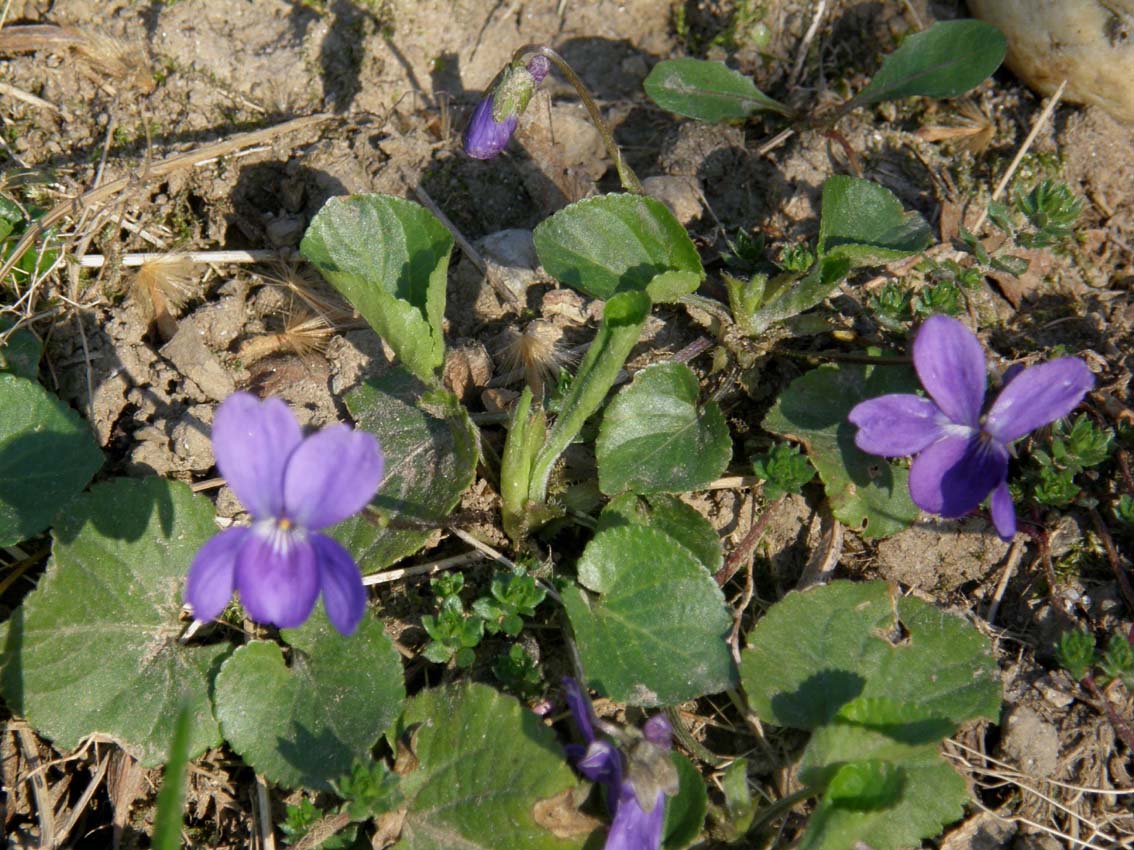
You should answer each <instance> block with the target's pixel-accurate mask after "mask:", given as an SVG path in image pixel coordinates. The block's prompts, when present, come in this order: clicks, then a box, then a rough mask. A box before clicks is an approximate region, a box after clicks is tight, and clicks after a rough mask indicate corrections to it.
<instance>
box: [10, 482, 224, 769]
mask: <svg viewBox="0 0 1134 850" xmlns="http://www.w3.org/2000/svg"><path fill="white" fill-rule="evenodd" d="M215 533H216V525H215V524H214V523H213V506H212V505H211V504H210V503H209V501H208V500H207V499H205V498H204V497H203V496H195V495H193V493H192V492H191V491H190V490H189V488H188V487H186V486H185V485H184V484H178V483H175V482H172V481H165V480H162V479H159V478H147V479H145V480H131V479H117V480H114V481H109V482H107V483H104V484H99V485H97V486H95V487H93V488H91V490H90V492H89V493H86V494H85V495H83V496H80V497H79V498H78V499H76V500H75V501H74V502H72V503H71V505H70V507H69V509H68V510H67V511H65V512H64V513H62V514H61V515H60V517H59V519H58V521H57V522H56V525H55V530H54V537H55V543H54V546H53V549H52V558H51V563H49V564H48V567H47V572H46V574H45V575H44V576H43V578H42V579H40V582H39V586H38V587H37V588H36V589H35V590H34V591H33V592H32V593H31V594H30V595H29V596H28V597H27V599H25V600H24V603H23V605H21V606H20V607H19V608H17V609H16V611H15V612H13V614H12V617H11V619H9V620H8V622H7V623H5V624H4V628H3V629H0V646H2V647H3V654H2V655H0V665H2V668H3V669H2V671H0V684H2V687H3V691H4V699H5V700H6V701H7V703H8V706H9V707H10V708H11V709H12V710H13V711H14V712H17V713H19V714H23V715H24V716H26V717H27V718H28V720H29V721H30V722H31V724H32V725H33V726H34V727H35V728H36V730H37V731H39V732H40V733H42V734H43V735H45V736H46V737H48V738H51V739H52V740H53V741H54V742H55V745H56V746H57V747H59V749H61V750H68V749H71V748H72V747H75V746H77V745H78V743H79V741H80V740H82V739H83V738H84V737H86V736H87V735H91V734H94V733H100V734H102V735H106V736H108V737H110V738H113V739H114V740H116V741H118V742H119V743H120V744H121V745H122V747H123V748H124V749H125V750H126V751H127V752H129V753H130V754H131V755H133V756H135V757H136V758H137V759H138V760H139V761H141V762H142V764H143V765H145V766H146V767H154V766H157V765H159V764H161V763H162V761H163V760H164V759H165V758H166V756H167V750H168V747H169V742H170V740H171V739H172V738H173V734H174V729H175V725H176V718H177V713H178V709H179V707H180V706H181V705H182V703H183V702H186V703H187V704H188V705H189V707H190V714H191V716H192V722H191V728H190V733H189V741H190V743H189V752H190V755H191V757H192V756H197V755H199V754H201V753H202V752H204V751H205V749H207V748H208V747H211V746H215V745H216V744H218V743H219V742H220V731H219V730H218V728H217V724H216V721H215V720H214V719H213V711H212V706H211V704H210V701H209V686H210V682H211V680H212V677H213V674H214V673H215V670H216V667H217V665H218V664H219V663H220V660H221V658H222V657H223V656H224V655H225V654H226V653H227V652H228V650H229V647H228V645H227V644H212V645H209V646H184V645H182V644H180V643H179V642H178V640H177V638H178V636H179V635H180V634H181V632H182V630H183V624H182V622H181V620H180V614H181V602H182V591H183V582H184V577H185V574H186V572H187V570H188V569H189V564H190V563H192V561H193V556H194V555H196V553H197V550H198V549H199V548H200V547H201V546H202V545H203V544H204V543H205V541H206V540H208V539H209V538H210V537H212V536H213V534H215Z"/></svg>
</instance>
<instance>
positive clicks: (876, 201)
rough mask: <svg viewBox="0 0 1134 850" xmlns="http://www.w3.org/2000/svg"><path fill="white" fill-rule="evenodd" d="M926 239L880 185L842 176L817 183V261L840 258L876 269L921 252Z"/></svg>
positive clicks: (918, 221)
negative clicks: (819, 208) (819, 191)
mask: <svg viewBox="0 0 1134 850" xmlns="http://www.w3.org/2000/svg"><path fill="white" fill-rule="evenodd" d="M929 238H930V233H929V225H928V224H926V223H925V219H924V218H922V217H921V216H920V215H918V214H917V213H916V212H906V210H905V209H903V208H902V202H901V201H899V200H898V199H897V198H896V197H895V196H894V193H893V192H891V191H890V190H889V189H887V188H886V187H885V186H880V185H878V184H877V183H874V182H872V181H870V180H863V179H861V178H858V177H848V176H846V175H845V174H836V175H835V176H834V177H828V178H827V181H826V182H825V183H824V184H823V206H822V211H821V213H820V218H819V244H818V250H819V255H820V256H821V257H846V258H847V259H848V260H850V262H851V265H852V266H869V265H877V264H878V263H888V262H890V261H891V260H897V259H900V258H902V257H908V256H910V255H911V254H916V253H917V252H918V251H922V250H924V249H925V246H926V245H928V244H929Z"/></svg>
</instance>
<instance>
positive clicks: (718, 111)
mask: <svg viewBox="0 0 1134 850" xmlns="http://www.w3.org/2000/svg"><path fill="white" fill-rule="evenodd" d="M642 85H643V87H644V88H645V89H646V94H647V95H649V96H650V98H651V99H652V100H653V101H654V103H656V104H657V105H658V106H660V107H661V108H662V109H668V110H669V111H670V112H676V113H677V114H678V115H684V116H685V117H686V118H696V119H697V120H698V121H709V122H712V123H716V122H718V121H743V120H744V119H745V118H750V117H752V116H753V115H756V114H757V113H760V112H778V113H779V114H780V115H790V114H791V110H790V109H788V108H787V107H786V106H784V105H783V104H782V103H780V102H779V101H778V100H773V99H772V98H770V97H768V96H767V95H766V94H764V93H763V92H762V91H760V90H759V89H758V88H756V84H755V83H754V82H752V79H751V78H750V77H746V76H744V74H741V73H740V72H739V71H734V70H732V69H731V68H729V67H728V66H727V65H725V64H724V63H723V62H710V61H708V60H705V59H666V60H664V61H662V62H659V63H658V64H657V65H655V66H654V69H653V70H652V71H650V75H649V76H648V77H646V80H645V82H644V83H643V84H642Z"/></svg>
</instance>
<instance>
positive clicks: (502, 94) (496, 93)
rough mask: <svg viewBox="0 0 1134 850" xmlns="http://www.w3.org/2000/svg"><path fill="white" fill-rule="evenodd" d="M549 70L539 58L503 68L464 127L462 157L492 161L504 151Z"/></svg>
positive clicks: (549, 67)
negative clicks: (537, 87)
mask: <svg viewBox="0 0 1134 850" xmlns="http://www.w3.org/2000/svg"><path fill="white" fill-rule="evenodd" d="M549 70H551V63H550V62H549V61H548V59H547V57H546V56H541V55H539V54H536V55H534V56H532V57H531V58H530V59H528V61H527V63H525V62H524V61H523V60H517V61H515V62H513V63H512V64H511V65H509V66H508V67H507V68H505V69H504V71H503V72H502V73H501V75H500V77H499V79H498V80H497V81H496V84H495V85H494V86H493V87H492V90H491V91H489V93H488V94H487V95H485V97H484V99H483V100H481V102H480V103H479V104H477V107H476V111H474V112H473V114H472V118H471V119H469V123H468V126H467V127H465V134H464V147H465V153H466V154H468V155H469V156H471V157H472V158H473V159H493V158H494V157H496V156H497V155H498V154H499V153H500V152H501V151H503V150H504V148H506V147H507V146H508V140H509V139H511V138H512V133H514V132H515V131H516V125H517V124H518V123H519V121H520V113H522V112H523V111H524V110H525V109H527V108H528V103H529V102H530V101H531V99H532V95H533V94H534V93H535V87H536V86H537V85H539V84H540V83H541V82H542V81H543V79H544V77H546V76H547V73H548V71H549Z"/></svg>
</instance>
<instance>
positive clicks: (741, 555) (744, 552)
mask: <svg viewBox="0 0 1134 850" xmlns="http://www.w3.org/2000/svg"><path fill="white" fill-rule="evenodd" d="M783 501H784V497H783V496H780V497H779V498H778V499H776V500H775V501H774V502H772V504H770V505H768V506H767V507H765V508H764V512H763V513H762V514H760V518H759V519H758V520H756V522H754V523H753V524H752V527H751V528H749V529H748V533H747V534H745V535H744V539H743V540H741V541H740V543H739V544H738V545H737V547H736V548H735V549H733V550H732V554H730V555H729V556H728V558H727V559H726V560H725V563H724V566H723V567H721V569H720V571H719V572H718V573H717V575H716V580H717V586H718V587H724V586H725V585H726V584H728V583H729V580H730V579H731V578H732V577H733V576H734V575H736V571H737V570H739V569H740V565H741V563H743V562H744V560H745V559H746V558H749V557H751V555H752V550H753V549H755V548H756V544H757V543H759V542H760V537H761V536H762V535H763V534H764V529H765V528H767V527H768V523H769V522H770V521H771V519H772V515H773V514H774V513H775V512H776V508H778V507H779V506H780V505H781V504H783Z"/></svg>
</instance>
